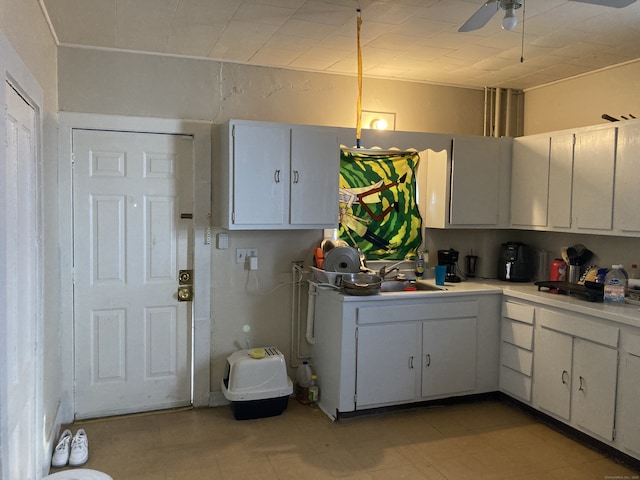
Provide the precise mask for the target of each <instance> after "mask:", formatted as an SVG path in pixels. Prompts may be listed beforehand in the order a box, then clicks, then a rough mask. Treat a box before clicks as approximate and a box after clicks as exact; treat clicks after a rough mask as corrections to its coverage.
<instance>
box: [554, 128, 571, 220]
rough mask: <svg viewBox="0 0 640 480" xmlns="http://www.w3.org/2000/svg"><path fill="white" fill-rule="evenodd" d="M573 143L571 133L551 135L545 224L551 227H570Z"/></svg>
mask: <svg viewBox="0 0 640 480" xmlns="http://www.w3.org/2000/svg"><path fill="white" fill-rule="evenodd" d="M573 144H574V136H573V133H565V134H557V135H552V136H551V149H550V152H549V209H548V211H549V214H548V217H547V225H548V226H549V227H551V228H553V229H565V228H566V229H568V228H571V205H572V202H571V191H572V186H573Z"/></svg>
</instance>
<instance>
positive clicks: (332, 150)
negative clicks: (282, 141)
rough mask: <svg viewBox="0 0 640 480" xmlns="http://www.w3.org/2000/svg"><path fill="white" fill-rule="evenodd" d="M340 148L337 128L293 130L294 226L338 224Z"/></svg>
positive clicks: (301, 128) (292, 199) (292, 187)
mask: <svg viewBox="0 0 640 480" xmlns="http://www.w3.org/2000/svg"><path fill="white" fill-rule="evenodd" d="M339 169H340V146H339V145H338V135H337V133H336V131H335V130H334V129H331V128H329V129H325V128H316V127H297V126H296V127H293V128H292V129H291V218H290V223H291V224H292V225H324V226H326V227H327V228H329V227H335V226H337V224H338V184H339V181H340V174H339Z"/></svg>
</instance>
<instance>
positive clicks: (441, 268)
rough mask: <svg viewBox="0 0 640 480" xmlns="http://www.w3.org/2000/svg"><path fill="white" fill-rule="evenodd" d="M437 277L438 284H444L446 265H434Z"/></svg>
mask: <svg viewBox="0 0 640 480" xmlns="http://www.w3.org/2000/svg"><path fill="white" fill-rule="evenodd" d="M433 269H434V271H435V277H436V285H444V278H445V276H446V275H447V266H446V265H436V266H435V267H433Z"/></svg>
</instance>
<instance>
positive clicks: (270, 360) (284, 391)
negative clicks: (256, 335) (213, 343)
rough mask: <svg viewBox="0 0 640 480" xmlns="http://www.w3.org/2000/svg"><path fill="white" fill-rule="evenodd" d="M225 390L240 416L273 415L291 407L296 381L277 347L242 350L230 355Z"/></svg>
mask: <svg viewBox="0 0 640 480" xmlns="http://www.w3.org/2000/svg"><path fill="white" fill-rule="evenodd" d="M222 393H223V394H224V396H225V398H226V399H227V400H229V401H230V402H231V410H232V411H233V415H234V416H235V418H236V420H248V419H252V418H262V417H273V416H276V415H280V414H281V413H282V412H284V410H285V409H286V408H287V404H288V402H289V395H291V394H292V393H293V383H292V382H291V379H290V378H289V377H288V376H287V365H286V362H285V359H284V355H283V354H282V353H281V352H280V350H278V349H277V348H275V347H266V348H253V349H251V350H238V351H237V352H235V353H232V354H231V355H230V356H228V357H227V366H226V370H225V374H224V378H223V379H222Z"/></svg>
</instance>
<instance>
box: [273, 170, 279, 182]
mask: <svg viewBox="0 0 640 480" xmlns="http://www.w3.org/2000/svg"><path fill="white" fill-rule="evenodd" d="M273 179H274V180H275V182H276V183H280V170H276V171H275V172H273Z"/></svg>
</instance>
